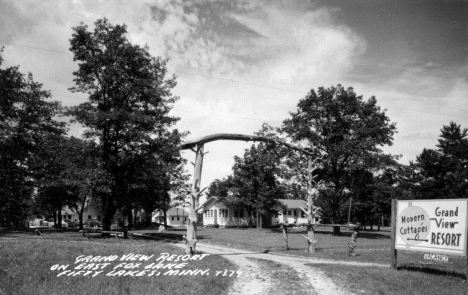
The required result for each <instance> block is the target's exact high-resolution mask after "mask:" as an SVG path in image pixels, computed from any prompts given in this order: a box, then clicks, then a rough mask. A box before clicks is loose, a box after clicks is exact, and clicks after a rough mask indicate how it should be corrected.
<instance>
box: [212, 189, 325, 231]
mask: <svg viewBox="0 0 468 295" xmlns="http://www.w3.org/2000/svg"><path fill="white" fill-rule="evenodd" d="M278 201H279V202H280V203H281V204H282V205H283V206H282V207H278V208H276V210H277V211H278V215H275V216H272V217H271V223H268V222H265V221H264V222H265V223H267V224H271V225H272V226H275V225H278V224H280V223H287V224H297V225H301V224H307V223H308V220H307V217H306V216H305V213H304V212H303V211H302V210H301V208H304V209H306V208H307V203H306V202H305V201H304V200H287V199H280V200H278ZM317 215H318V214H317ZM250 219H251V216H249V215H248V213H247V210H246V209H239V208H230V207H229V206H227V205H226V204H224V203H223V202H222V201H221V200H220V198H219V197H216V196H213V197H211V198H209V199H208V200H207V201H206V202H205V203H204V204H203V225H204V226H219V227H241V226H247V225H248V224H249V221H250ZM319 219H320V216H316V222H318V221H319ZM251 222H252V224H253V225H256V223H257V220H256V218H253V219H252V220H251Z"/></svg>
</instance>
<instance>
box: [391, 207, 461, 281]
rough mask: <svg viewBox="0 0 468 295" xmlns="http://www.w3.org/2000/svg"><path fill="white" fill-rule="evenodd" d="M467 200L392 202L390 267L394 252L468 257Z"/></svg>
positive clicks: (394, 263) (394, 260)
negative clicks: (403, 251) (402, 251)
mask: <svg viewBox="0 0 468 295" xmlns="http://www.w3.org/2000/svg"><path fill="white" fill-rule="evenodd" d="M467 212H468V199H442V200H440V199H439V200H392V267H393V268H396V264H397V250H405V251H419V252H429V253H437V254H447V255H457V256H465V257H467V269H466V272H467V276H468V255H467V243H468V240H467V239H468V237H467V224H468V214H467Z"/></svg>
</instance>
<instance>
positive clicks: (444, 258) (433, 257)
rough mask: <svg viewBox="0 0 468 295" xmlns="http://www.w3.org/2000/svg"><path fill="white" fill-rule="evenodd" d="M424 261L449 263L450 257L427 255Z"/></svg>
mask: <svg viewBox="0 0 468 295" xmlns="http://www.w3.org/2000/svg"><path fill="white" fill-rule="evenodd" d="M424 259H427V260H436V261H443V262H448V256H447V255H442V254H431V253H425V254H424Z"/></svg>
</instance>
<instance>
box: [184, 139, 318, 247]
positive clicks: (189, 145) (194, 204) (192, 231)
mask: <svg viewBox="0 0 468 295" xmlns="http://www.w3.org/2000/svg"><path fill="white" fill-rule="evenodd" d="M216 140H238V141H261V142H272V143H275V144H280V145H284V146H286V147H288V148H290V149H293V150H296V151H298V152H300V153H303V154H305V155H307V156H309V163H308V187H307V194H308V197H307V210H304V212H305V214H306V215H307V219H308V221H309V224H308V226H307V237H305V236H304V238H306V240H307V243H308V251H309V252H310V253H313V252H315V239H314V227H313V225H314V222H315V211H314V209H313V208H314V206H313V203H314V200H315V199H316V198H317V196H318V194H317V189H316V188H314V187H313V178H312V171H313V170H314V168H313V167H312V166H313V163H314V162H315V161H312V158H314V159H317V156H316V155H314V154H313V153H311V152H309V151H306V150H304V149H302V148H300V147H297V146H294V145H292V144H289V143H286V142H282V141H279V140H276V139H273V138H269V137H266V136H258V135H245V134H229V133H218V134H213V135H208V136H205V137H202V138H200V139H198V140H194V141H189V142H186V143H183V144H182V145H181V148H180V149H181V150H187V149H190V150H192V151H194V152H195V168H194V173H193V184H192V190H191V193H190V195H189V196H188V197H187V198H188V200H187V202H188V203H190V206H189V217H188V224H187V235H186V237H185V238H186V245H187V246H186V249H185V251H186V253H187V254H193V253H194V252H195V246H196V243H197V211H198V210H199V209H200V208H201V206H200V203H199V200H200V196H201V194H202V193H203V191H204V190H205V189H201V188H200V181H201V174H202V167H203V157H204V155H205V152H204V145H205V143H208V142H211V141H216Z"/></svg>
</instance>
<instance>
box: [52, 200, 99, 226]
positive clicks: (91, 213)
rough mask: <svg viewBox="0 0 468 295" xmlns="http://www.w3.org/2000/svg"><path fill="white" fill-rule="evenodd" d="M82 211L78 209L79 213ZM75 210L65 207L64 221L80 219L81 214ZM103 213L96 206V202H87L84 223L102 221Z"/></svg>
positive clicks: (63, 212)
mask: <svg viewBox="0 0 468 295" xmlns="http://www.w3.org/2000/svg"><path fill="white" fill-rule="evenodd" d="M79 211H80V209H78V212H79ZM78 212H76V211H75V209H71V208H69V207H64V208H63V209H62V212H61V214H62V218H63V219H77V220H78V219H79V214H78ZM102 216H103V214H102V212H101V209H100V208H99V207H98V206H97V204H95V202H87V203H86V205H85V208H84V210H83V222H85V221H86V220H98V221H102Z"/></svg>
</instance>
